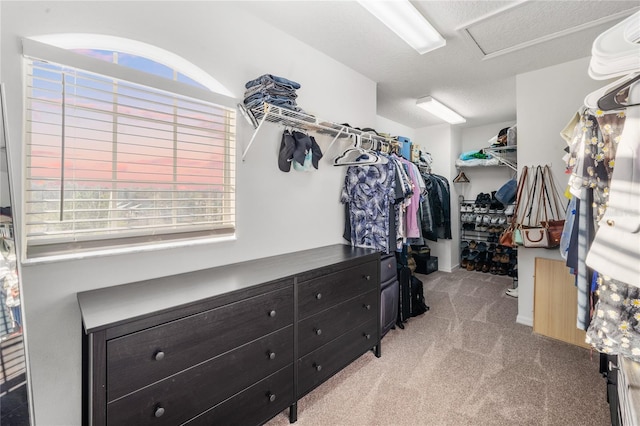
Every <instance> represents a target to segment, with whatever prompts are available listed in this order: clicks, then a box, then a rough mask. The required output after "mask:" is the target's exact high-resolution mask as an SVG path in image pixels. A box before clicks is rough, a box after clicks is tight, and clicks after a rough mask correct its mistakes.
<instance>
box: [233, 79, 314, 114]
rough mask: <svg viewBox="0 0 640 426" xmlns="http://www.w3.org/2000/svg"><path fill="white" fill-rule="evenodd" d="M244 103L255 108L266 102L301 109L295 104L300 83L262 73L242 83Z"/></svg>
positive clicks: (294, 109)
mask: <svg viewBox="0 0 640 426" xmlns="http://www.w3.org/2000/svg"><path fill="white" fill-rule="evenodd" d="M244 87H245V88H246V89H247V90H246V91H245V92H244V105H245V106H246V107H247V108H248V109H251V108H255V107H257V106H259V105H261V104H262V103H264V102H266V103H269V104H272V105H276V106H279V107H281V108H286V109H290V110H293V111H298V112H299V111H302V109H301V108H300V107H298V105H297V104H296V98H297V97H298V95H297V94H296V89H299V88H300V84H299V83H296V82H295V81H292V80H288V79H286V78H284V77H278V76H275V75H271V74H264V75H262V76H260V77H258V78H256V79H255V80H251V81H249V82H247V84H245V85H244Z"/></svg>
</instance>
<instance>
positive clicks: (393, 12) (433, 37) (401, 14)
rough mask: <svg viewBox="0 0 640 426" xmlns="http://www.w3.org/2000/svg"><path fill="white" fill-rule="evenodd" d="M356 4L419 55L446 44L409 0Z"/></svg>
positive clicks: (360, 1) (370, 1) (364, 0)
mask: <svg viewBox="0 0 640 426" xmlns="http://www.w3.org/2000/svg"><path fill="white" fill-rule="evenodd" d="M358 3H360V5H362V7H364V8H365V9H367V10H368V11H369V12H370V13H371V14H372V15H373V16H375V17H376V18H378V19H379V20H380V21H381V22H382V23H383V24H385V25H386V26H387V27H389V29H391V30H392V31H393V32H394V33H396V34H397V35H398V36H399V37H400V38H401V39H403V40H404V41H405V42H406V43H407V44H408V45H409V46H411V47H413V48H414V49H416V50H417V51H418V53H420V54H421V55H422V54H425V53H427V52H430V51H431V50H434V49H437V48H439V47H443V46H444V45H446V44H447V41H446V40H445V39H444V37H442V36H441V35H440V33H438V31H436V29H435V28H433V26H432V25H431V24H430V23H429V21H427V20H426V19H425V17H424V16H422V14H421V13H420V12H418V10H417V9H416V8H415V7H414V6H413V5H412V4H411V3H409V0H395V1H379V0H358Z"/></svg>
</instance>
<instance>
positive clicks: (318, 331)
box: [313, 328, 322, 336]
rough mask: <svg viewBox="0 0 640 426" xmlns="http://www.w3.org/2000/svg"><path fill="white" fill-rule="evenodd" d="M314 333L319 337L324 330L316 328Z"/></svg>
mask: <svg viewBox="0 0 640 426" xmlns="http://www.w3.org/2000/svg"><path fill="white" fill-rule="evenodd" d="M313 331H314V332H315V333H316V335H317V336H319V335H321V334H322V329H319V328H314V329H313Z"/></svg>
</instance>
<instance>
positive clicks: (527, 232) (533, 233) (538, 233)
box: [522, 226, 550, 248]
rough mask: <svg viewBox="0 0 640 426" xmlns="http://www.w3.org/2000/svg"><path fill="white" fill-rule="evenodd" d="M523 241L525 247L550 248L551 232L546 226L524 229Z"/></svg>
mask: <svg viewBox="0 0 640 426" xmlns="http://www.w3.org/2000/svg"><path fill="white" fill-rule="evenodd" d="M522 241H523V243H524V246H525V247H538V248H550V244H549V232H548V230H547V228H546V227H544V226H538V227H535V228H526V229H523V230H522Z"/></svg>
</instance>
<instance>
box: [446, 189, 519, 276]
mask: <svg viewBox="0 0 640 426" xmlns="http://www.w3.org/2000/svg"><path fill="white" fill-rule="evenodd" d="M513 207H514V206H513V205H508V206H506V207H505V206H504V205H502V204H501V203H499V202H497V201H496V200H495V198H492V195H491V194H480V195H478V197H477V198H476V199H475V200H460V205H459V212H460V267H461V268H463V269H466V270H468V271H477V272H483V273H491V274H494V275H509V276H511V277H513V278H514V281H515V280H517V264H518V261H517V250H516V249H514V248H511V247H505V246H502V245H500V244H499V238H500V234H502V231H504V229H505V228H506V227H507V226H508V224H509V221H510V219H511V215H512V214H513ZM514 285H515V283H514Z"/></svg>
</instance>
